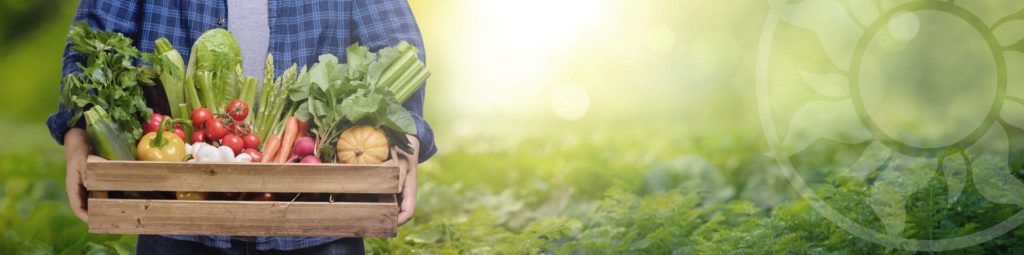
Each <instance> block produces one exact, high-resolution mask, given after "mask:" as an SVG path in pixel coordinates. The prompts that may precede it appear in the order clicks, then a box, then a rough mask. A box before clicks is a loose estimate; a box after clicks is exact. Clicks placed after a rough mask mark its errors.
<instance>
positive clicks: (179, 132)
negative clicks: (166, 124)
mask: <svg viewBox="0 0 1024 255" xmlns="http://www.w3.org/2000/svg"><path fill="white" fill-rule="evenodd" d="M174 134H175V135H178V137H181V140H182V141H185V130H181V128H180V127H176V128H174Z"/></svg>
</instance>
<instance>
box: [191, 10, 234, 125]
mask: <svg viewBox="0 0 1024 255" xmlns="http://www.w3.org/2000/svg"><path fill="white" fill-rule="evenodd" d="M189 56H190V57H189V60H188V72H186V74H185V75H186V76H188V77H192V78H193V80H195V81H199V80H200V79H199V78H198V77H200V76H199V75H203V76H206V75H208V76H209V78H208V79H210V80H209V81H210V83H209V84H205V85H208V86H205V87H200V88H199V90H200V91H199V97H200V98H203V99H205V100H204V101H203V103H204V104H205V105H203V106H204V107H206V108H209V109H210V110H212V111H214V112H221V111H223V110H224V106H226V105H227V104H228V102H231V100H232V99H235V98H238V93H239V91H240V87H241V86H240V85H241V80H242V74H241V65H242V50H241V49H240V48H239V47H238V40H236V39H235V36H233V35H231V32H228V31H227V30H224V29H213V30H210V31H206V33H203V35H202V36H199V39H197V40H196V42H195V44H193V45H192V53H191V54H190V55H189ZM206 72H208V73H209V74H203V73H206ZM210 104H213V105H210Z"/></svg>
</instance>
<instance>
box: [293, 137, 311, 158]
mask: <svg viewBox="0 0 1024 255" xmlns="http://www.w3.org/2000/svg"><path fill="white" fill-rule="evenodd" d="M315 148H316V141H314V140H313V138H309V137H302V138H299V140H298V141H296V142H295V155H296V156H300V157H305V156H309V155H313V150H314V149H315Z"/></svg>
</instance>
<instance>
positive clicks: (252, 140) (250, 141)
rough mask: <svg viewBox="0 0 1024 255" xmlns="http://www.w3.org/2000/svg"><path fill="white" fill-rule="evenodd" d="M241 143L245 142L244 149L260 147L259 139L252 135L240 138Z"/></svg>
mask: <svg viewBox="0 0 1024 255" xmlns="http://www.w3.org/2000/svg"><path fill="white" fill-rule="evenodd" d="M242 141H243V142H245V148H256V147H259V146H260V137H259V136H256V134H253V133H249V134H248V135H245V136H244V137H242Z"/></svg>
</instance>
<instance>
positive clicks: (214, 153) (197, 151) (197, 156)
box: [185, 142, 253, 163]
mask: <svg viewBox="0 0 1024 255" xmlns="http://www.w3.org/2000/svg"><path fill="white" fill-rule="evenodd" d="M185 148H186V150H187V151H188V153H189V154H190V155H192V160H189V162H192V161H195V162H234V163H249V162H253V157H252V156H251V155H249V154H246V153H239V154H238V155H235V152H234V150H233V149H232V148H231V147H228V146H220V147H216V146H213V145H210V144H207V143H203V142H200V143H194V144H191V145H186V147H185Z"/></svg>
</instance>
